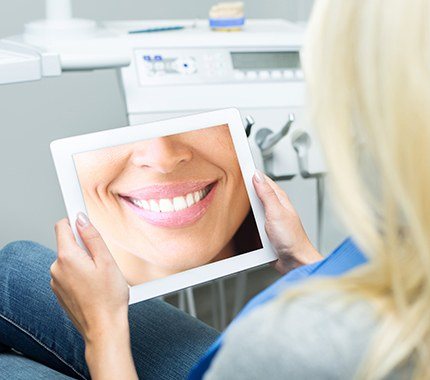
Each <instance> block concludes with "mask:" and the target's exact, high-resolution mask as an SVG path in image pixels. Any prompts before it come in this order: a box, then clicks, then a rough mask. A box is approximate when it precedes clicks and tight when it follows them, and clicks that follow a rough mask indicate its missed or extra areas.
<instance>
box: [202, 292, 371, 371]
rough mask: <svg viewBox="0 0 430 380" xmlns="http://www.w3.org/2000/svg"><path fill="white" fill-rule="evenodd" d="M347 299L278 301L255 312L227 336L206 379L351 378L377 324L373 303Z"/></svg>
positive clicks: (327, 295)
mask: <svg viewBox="0 0 430 380" xmlns="http://www.w3.org/2000/svg"><path fill="white" fill-rule="evenodd" d="M345 296H346V295H345V294H342V293H341V292H328V291H325V292H316V293H312V294H307V295H304V296H301V297H297V298H294V299H292V300H286V299H283V296H280V297H279V298H278V299H276V300H274V301H273V302H271V303H269V304H267V305H265V306H263V307H261V308H259V309H257V310H255V311H254V312H252V313H251V314H250V315H249V316H247V317H244V318H243V319H242V320H240V321H238V322H236V323H235V324H234V325H233V326H232V327H231V328H230V329H229V331H228V332H227V333H226V336H225V340H224V344H223V347H222V348H221V350H220V352H219V353H218V354H217V356H216V357H215V359H214V362H213V365H212V367H211V369H210V371H209V373H208V378H209V379H210V378H233V377H234V378H235V379H242V378H243V379H245V378H262V377H263V376H264V377H266V378H270V379H272V378H274V379H276V378H289V379H303V378H305V377H309V378H318V379H345V378H352V377H353V374H354V373H355V372H356V370H357V368H358V366H359V364H360V362H361V361H362V359H363V357H364V353H365V351H366V349H367V346H368V344H369V342H370V340H371V337H372V335H373V334H374V332H375V328H376V325H377V320H376V316H375V313H374V311H373V309H372V307H371V305H370V304H369V303H367V302H365V301H363V300H358V301H352V300H351V301H348V302H345V300H346V297H345ZM232 374H234V376H233V375H232Z"/></svg>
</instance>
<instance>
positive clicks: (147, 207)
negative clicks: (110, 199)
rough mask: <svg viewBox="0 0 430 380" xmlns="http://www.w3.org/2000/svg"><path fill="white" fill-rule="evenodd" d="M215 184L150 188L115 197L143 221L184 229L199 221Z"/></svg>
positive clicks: (216, 182)
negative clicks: (118, 197)
mask: <svg viewBox="0 0 430 380" xmlns="http://www.w3.org/2000/svg"><path fill="white" fill-rule="evenodd" d="M217 184H218V181H215V182H214V181H211V182H208V181H205V182H186V183H175V184H165V185H164V184H163V185H152V186H147V187H144V188H142V189H139V190H136V191H132V192H130V193H127V194H119V196H120V199H121V200H122V201H123V202H124V203H126V205H127V206H128V207H129V209H131V210H132V211H133V212H134V213H135V214H137V215H138V216H139V217H141V218H143V219H144V220H145V221H146V222H148V223H150V224H152V225H156V226H160V227H185V226H188V225H191V224H193V223H195V222H196V221H197V220H199V219H200V218H201V217H202V216H203V215H204V214H205V212H206V210H207V209H208V207H209V205H210V204H211V202H212V200H213V198H214V196H215V191H216V187H217Z"/></svg>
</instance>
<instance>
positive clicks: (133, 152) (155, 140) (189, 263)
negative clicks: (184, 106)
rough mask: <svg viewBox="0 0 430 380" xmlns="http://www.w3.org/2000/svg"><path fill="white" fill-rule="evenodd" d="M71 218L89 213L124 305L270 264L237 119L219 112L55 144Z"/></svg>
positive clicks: (230, 111)
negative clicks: (121, 280) (117, 272)
mask: <svg viewBox="0 0 430 380" xmlns="http://www.w3.org/2000/svg"><path fill="white" fill-rule="evenodd" d="M51 152H52V156H53V159H54V163H55V168H56V171H57V175H58V179H59V183H60V187H61V191H62V193H63V198H64V202H65V205H66V210H67V214H68V217H69V220H70V222H71V223H70V224H71V226H72V229H73V232H74V234H75V236H76V239H77V241H78V243H79V244H80V245H81V246H83V244H82V241H81V240H80V238H79V236H78V233H77V230H76V226H75V219H76V216H77V214H78V213H79V212H80V211H82V212H85V213H86V214H87V215H88V216H89V218H90V220H91V222H92V223H93V224H94V226H95V227H96V228H97V229H98V231H99V232H100V234H101V236H102V237H103V239H104V241H105V242H106V244H107V246H108V247H109V250H110V252H111V253H112V255H113V257H114V258H115V260H116V262H117V263H118V266H119V267H120V269H121V271H122V273H123V274H124V276H125V278H126V280H127V282H128V283H129V285H130V303H136V302H139V301H143V300H146V299H149V298H153V297H157V296H161V295H164V294H168V293H171V292H174V291H177V290H180V289H184V288H187V287H190V286H194V285H197V284H201V283H204V282H207V281H211V280H214V279H216V278H219V277H223V276H227V275H231V274H234V273H236V272H240V271H243V270H246V269H248V268H252V267H255V266H259V265H262V264H265V263H268V262H270V261H273V260H275V259H276V256H275V254H274V252H273V250H272V248H271V246H270V243H269V240H268V238H267V235H266V233H265V230H264V210H263V208H262V205H261V203H260V201H259V199H258V198H257V195H256V193H255V190H254V187H253V184H252V176H253V174H254V172H255V166H254V162H253V159H252V155H251V150H250V147H249V144H248V140H247V137H246V134H245V131H244V127H243V124H242V119H241V116H240V114H239V111H238V110H236V109H225V110H219V111H213V112H207V113H201V114H197V115H191V116H185V117H179V118H174V119H169V120H164V121H157V122H152V123H148V124H142V125H134V126H129V127H123V128H118V129H113V130H107V131H102V132H96V133H90V134H86V135H81V136H75V137H70V138H65V139H61V140H56V141H53V142H52V143H51Z"/></svg>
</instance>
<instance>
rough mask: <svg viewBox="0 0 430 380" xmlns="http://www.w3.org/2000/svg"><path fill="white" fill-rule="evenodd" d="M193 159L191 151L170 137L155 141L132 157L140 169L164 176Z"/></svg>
mask: <svg viewBox="0 0 430 380" xmlns="http://www.w3.org/2000/svg"><path fill="white" fill-rule="evenodd" d="M191 159H192V151H191V149H190V148H189V147H188V146H186V145H184V144H182V143H180V142H179V141H176V140H175V139H173V138H169V137H160V138H157V139H153V140H150V141H148V142H147V144H145V147H141V148H140V149H136V150H135V151H134V152H133V155H132V158H131V160H132V163H133V165H135V166H138V167H146V168H150V169H152V170H155V171H157V172H159V173H162V174H168V173H171V172H173V171H174V170H176V168H177V167H178V166H179V165H181V164H183V163H186V162H189V161H190V160H191Z"/></svg>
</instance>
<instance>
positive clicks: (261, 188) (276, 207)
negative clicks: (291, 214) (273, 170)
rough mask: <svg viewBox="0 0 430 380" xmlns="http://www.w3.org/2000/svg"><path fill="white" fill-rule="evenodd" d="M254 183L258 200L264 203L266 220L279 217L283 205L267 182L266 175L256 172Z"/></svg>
mask: <svg viewBox="0 0 430 380" xmlns="http://www.w3.org/2000/svg"><path fill="white" fill-rule="evenodd" d="M253 182H254V188H255V191H256V193H257V195H258V198H260V201H261V203H263V206H264V211H265V213H266V218H268V217H269V216H272V217H273V216H275V215H277V214H278V213H279V212H280V211H281V209H282V205H281V203H280V202H279V199H278V196H277V195H276V193H275V191H274V190H273V188H272V186H270V184H269V183H268V182H267V180H266V176H265V174H263V173H262V172H261V171H260V170H256V171H255V174H254V177H253Z"/></svg>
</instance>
